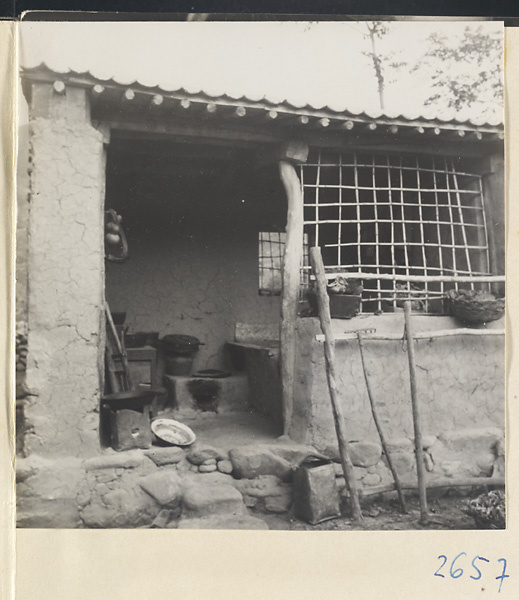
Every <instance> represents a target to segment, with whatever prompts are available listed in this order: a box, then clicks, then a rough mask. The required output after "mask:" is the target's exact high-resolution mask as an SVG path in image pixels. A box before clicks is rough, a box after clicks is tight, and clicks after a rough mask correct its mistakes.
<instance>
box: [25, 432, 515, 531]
mask: <svg viewBox="0 0 519 600" xmlns="http://www.w3.org/2000/svg"><path fill="white" fill-rule="evenodd" d="M350 446H351V455H352V462H353V464H354V471H355V476H356V479H357V483H358V486H359V489H360V491H361V493H362V492H363V493H365V494H366V495H369V493H370V491H371V492H373V491H375V492H376V491H377V490H378V491H379V492H380V493H381V492H382V491H383V490H382V488H384V489H385V490H387V489H388V484H391V483H392V477H391V473H390V471H389V469H388V467H387V463H386V461H385V459H384V457H383V456H382V451H381V448H380V446H379V445H378V444H376V443H372V442H369V443H367V442H357V443H355V442H352V443H351V444H350ZM503 448H504V446H503V434H502V432H501V431H500V430H498V429H492V428H486V429H480V430H474V429H472V430H459V431H457V432H449V433H447V434H445V435H442V436H438V437H433V436H430V437H429V438H427V439H426V440H424V449H425V451H426V468H427V477H428V481H429V482H431V483H434V482H435V481H436V482H437V481H440V480H441V481H442V482H443V485H446V486H448V480H449V479H450V480H452V481H453V482H455V481H456V480H459V479H460V478H467V477H470V478H477V480H480V481H481V485H485V482H486V480H487V481H488V478H489V477H491V476H493V478H494V477H496V476H497V477H504V450H503ZM390 451H391V454H392V457H393V460H394V463H395V466H396V469H397V471H398V474H399V477H400V478H401V480H402V482H403V483H404V484H406V485H408V486H413V485H415V484H416V465H415V461H414V448H413V441H412V440H411V439H408V438H401V439H394V440H391V441H390ZM316 454H317V452H316V450H315V449H314V448H312V447H309V446H305V445H302V444H295V443H293V442H290V441H289V440H287V439H286V438H280V439H279V440H277V441H275V442H272V443H269V444H251V445H249V446H241V447H237V448H233V449H231V450H230V451H227V450H223V449H220V448H215V447H212V446H207V445H202V444H195V445H194V446H193V447H191V448H189V449H186V450H184V449H181V448H176V447H167V448H166V447H162V448H161V447H153V448H151V449H149V450H132V451H129V452H121V453H117V452H115V451H111V450H110V451H106V452H105V453H104V454H103V455H102V456H96V457H93V458H89V459H86V460H81V459H77V458H64V459H58V460H49V459H47V458H42V457H38V456H36V455H33V456H31V457H29V458H27V459H20V460H19V461H18V465H17V478H18V526H19V527H61V528H138V527H168V528H177V527H178V528H181V529H185V528H196V529H212V528H227V529H232V528H238V529H261V528H266V525H265V523H264V522H263V521H262V520H261V514H262V513H286V512H290V511H291V509H292V504H293V500H294V493H295V490H294V489H293V485H292V477H293V473H294V470H295V469H296V468H297V467H298V466H299V465H301V464H302V463H303V461H305V460H306V459H307V458H309V457H311V456H313V455H316ZM329 457H330V459H331V460H335V461H336V462H335V469H336V481H337V484H338V488H339V489H340V490H342V491H343V492H344V488H345V482H344V478H343V474H342V468H341V466H340V464H339V462H338V453H337V452H336V451H334V450H333V448H330V449H329ZM445 481H447V483H445ZM384 486H385V487H384ZM249 510H253V512H254V515H255V516H254V517H252V516H251V515H250V514H249Z"/></svg>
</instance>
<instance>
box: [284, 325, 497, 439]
mask: <svg viewBox="0 0 519 600" xmlns="http://www.w3.org/2000/svg"><path fill="white" fill-rule="evenodd" d="M413 319H414V324H415V328H416V330H417V331H420V330H421V331H429V330H432V329H447V328H452V327H453V326H456V324H455V323H454V321H453V320H452V319H450V318H449V317H426V316H415V317H413ZM333 324H334V327H335V330H336V331H337V332H339V331H347V330H355V329H360V328H371V327H373V328H376V330H377V332H379V333H381V332H383V331H398V332H403V314H401V315H400V314H398V315H387V316H386V315H381V316H363V317H357V318H356V319H353V320H350V321H340V320H334V323H333ZM492 325H494V326H496V327H502V326H503V324H502V323H496V324H492ZM319 333H321V331H320V327H319V323H318V320H317V319H300V320H299V322H298V331H297V335H298V344H297V347H298V351H299V356H298V364H297V382H296V399H295V406H294V418H293V420H292V426H291V429H290V435H291V437H293V438H294V439H296V440H297V441H301V442H305V443H310V444H312V445H314V446H316V447H317V448H326V447H327V446H328V445H329V444H330V443H332V444H333V443H334V441H335V430H334V422H333V415H332V411H331V406H330V399H329V393H328V387H327V381H326V370H325V363H324V352H323V345H322V344H321V343H319V342H317V341H316V340H315V335H316V334H319ZM335 354H336V370H337V383H338V386H339V392H340V397H341V399H342V408H343V413H344V417H345V420H346V428H347V433H348V437H349V439H350V440H359V441H377V431H376V428H375V425H374V423H373V419H372V416H371V411H370V407H369V402H368V397H367V392H366V384H365V381H364V375H363V370H362V364H361V361H360V354H359V348H358V343H357V342H356V341H344V342H336V349H335ZM365 355H366V362H367V367H368V370H369V376H370V381H371V385H372V388H373V394H374V400H375V403H376V405H377V407H378V409H379V418H380V420H381V422H382V426H383V428H384V433H385V435H386V437H387V438H390V439H391V438H402V437H405V438H413V437H414V436H413V423H412V411H411V400H410V384H409V366H408V358H407V354H406V352H405V346H403V343H402V342H401V341H379V342H376V341H373V342H366V343H365ZM416 359H417V377H418V381H417V384H418V390H419V394H420V398H421V402H422V425H423V429H424V434H425V435H435V436H436V435H438V434H440V433H442V432H445V431H456V430H462V429H470V428H485V427H494V428H496V427H497V428H499V429H501V430H504V408H505V402H504V399H505V360H504V338H503V337H468V336H465V337H449V338H435V339H431V340H427V339H425V340H417V342H416Z"/></svg>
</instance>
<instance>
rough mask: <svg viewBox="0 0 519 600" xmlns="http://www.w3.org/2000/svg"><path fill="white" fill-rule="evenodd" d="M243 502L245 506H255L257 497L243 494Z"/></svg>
mask: <svg viewBox="0 0 519 600" xmlns="http://www.w3.org/2000/svg"><path fill="white" fill-rule="evenodd" d="M243 502H244V503H245V506H246V507H247V508H255V507H256V506H257V505H258V498H255V497H254V496H249V495H248V494H243Z"/></svg>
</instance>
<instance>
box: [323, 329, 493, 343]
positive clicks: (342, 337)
mask: <svg viewBox="0 0 519 600" xmlns="http://www.w3.org/2000/svg"><path fill="white" fill-rule="evenodd" d="M457 335H475V336H482V335H483V336H496V335H505V330H504V329H468V328H462V329H437V330H436V331H416V332H414V333H413V338H414V339H415V340H429V339H432V338H441V337H455V336H457ZM315 339H316V340H317V341H318V342H324V336H323V335H322V334H318V335H316V336H315ZM356 339H357V332H356V331H351V332H350V331H345V332H344V333H336V334H335V341H336V342H342V341H347V340H356ZM401 339H402V334H400V333H375V334H371V333H367V334H364V341H374V342H380V341H391V340H401Z"/></svg>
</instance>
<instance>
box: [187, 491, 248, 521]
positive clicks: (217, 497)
mask: <svg viewBox="0 0 519 600" xmlns="http://www.w3.org/2000/svg"><path fill="white" fill-rule="evenodd" d="M214 515H229V516H230V515H233V516H239V515H248V512H247V507H246V506H245V503H244V502H243V498H242V495H241V494H240V492H239V491H238V490H237V489H236V488H235V487H233V486H231V485H227V484H223V485H222V484H214V485H204V484H202V483H200V484H195V485H192V486H189V487H188V488H187V489H185V490H184V494H183V499H182V516H183V517H184V518H199V517H209V516H214Z"/></svg>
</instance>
